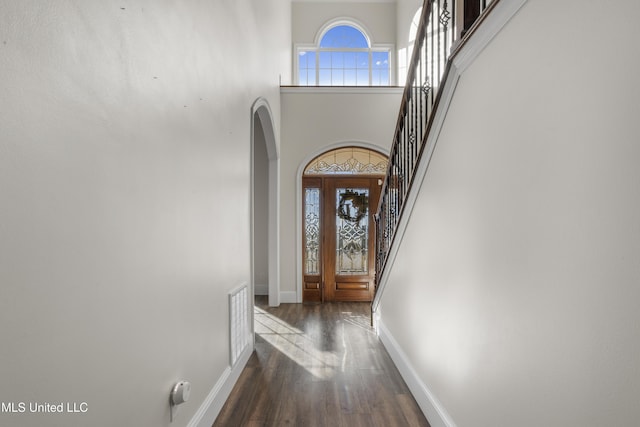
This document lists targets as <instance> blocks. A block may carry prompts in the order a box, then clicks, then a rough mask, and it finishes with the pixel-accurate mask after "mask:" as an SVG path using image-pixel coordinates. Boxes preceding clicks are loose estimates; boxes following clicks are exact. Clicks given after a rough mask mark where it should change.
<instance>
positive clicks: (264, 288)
mask: <svg viewBox="0 0 640 427" xmlns="http://www.w3.org/2000/svg"><path fill="white" fill-rule="evenodd" d="M253 293H254V294H255V295H269V285H268V284H266V283H263V284H257V283H256V284H255V285H253Z"/></svg>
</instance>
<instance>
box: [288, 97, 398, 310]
mask: <svg viewBox="0 0 640 427" xmlns="http://www.w3.org/2000/svg"><path fill="white" fill-rule="evenodd" d="M401 96H402V93H401V90H400V89H395V88H385V89H367V88H358V89H356V90H350V89H344V88H343V89H341V88H336V89H319V90H312V89H304V88H300V89H295V88H294V89H283V90H282V100H281V102H282V141H281V147H282V150H281V169H280V180H281V199H280V206H281V208H280V266H281V267H280V277H281V283H280V291H281V294H282V298H281V301H282V302H296V298H297V297H296V290H297V288H298V285H299V283H300V281H301V280H302V276H301V273H300V272H299V271H296V258H297V255H298V251H301V243H300V242H298V241H297V239H296V231H297V230H298V227H297V225H296V224H299V222H298V218H297V215H298V214H297V210H296V207H297V206H298V205H299V203H300V200H299V197H298V196H299V194H298V189H297V187H296V185H297V181H298V176H297V174H298V169H299V167H300V165H301V164H303V163H305V161H310V160H311V158H310V157H309V156H312V155H313V154H319V153H320V152H322V151H323V150H325V149H326V148H327V147H328V146H330V145H334V144H337V143H346V142H354V141H355V142H365V143H369V144H372V145H374V146H377V147H380V149H382V150H384V151H387V152H388V150H389V148H390V146H391V140H392V137H393V131H394V130H395V124H396V120H397V115H398V110H399V108H400V98H401ZM299 297H300V298H301V295H299Z"/></svg>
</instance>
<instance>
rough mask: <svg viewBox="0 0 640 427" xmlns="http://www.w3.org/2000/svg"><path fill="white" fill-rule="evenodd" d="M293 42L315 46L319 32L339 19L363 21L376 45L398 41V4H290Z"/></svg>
mask: <svg viewBox="0 0 640 427" xmlns="http://www.w3.org/2000/svg"><path fill="white" fill-rule="evenodd" d="M291 6H292V7H291V10H292V12H291V15H292V22H291V28H292V30H291V37H292V39H293V43H305V44H313V43H315V42H316V36H317V35H318V31H319V30H320V29H321V28H322V27H324V25H325V24H326V23H327V22H329V21H331V20H332V19H336V18H355V19H357V20H358V22H361V23H362V24H363V25H364V26H365V28H366V30H367V31H369V32H370V34H369V36H370V37H371V39H372V40H371V41H372V42H373V43H392V44H395V40H396V18H395V17H396V4H395V2H295V1H294V2H293V3H292V5H291Z"/></svg>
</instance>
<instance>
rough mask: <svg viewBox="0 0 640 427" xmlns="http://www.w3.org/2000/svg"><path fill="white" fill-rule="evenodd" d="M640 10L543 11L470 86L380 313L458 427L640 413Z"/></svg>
mask: <svg viewBox="0 0 640 427" xmlns="http://www.w3.org/2000/svg"><path fill="white" fill-rule="evenodd" d="M550 11H552V12H550ZM639 14H640V6H639V5H638V3H636V2H632V1H622V2H617V3H616V10H615V13H610V14H609V13H604V12H603V9H602V8H601V7H600V5H598V4H596V3H592V2H582V1H578V0H567V1H564V2H556V1H552V0H537V1H529V2H527V4H526V5H525V7H524V8H523V9H521V11H520V12H519V14H518V15H517V16H516V17H515V18H514V20H513V21H512V22H511V23H510V24H508V26H507V27H506V28H505V29H504V31H503V32H502V33H501V34H499V35H498V37H497V38H496V39H495V40H494V42H493V43H492V44H490V45H489V46H488V47H487V48H486V50H485V51H484V52H483V53H482V54H481V55H480V56H479V57H478V59H477V60H476V62H475V63H474V64H473V65H471V67H470V68H469V69H467V71H466V72H465V74H464V75H463V76H462V78H461V80H460V82H459V85H458V87H457V90H456V94H455V96H454V99H453V103H452V104H451V107H450V110H449V114H448V116H447V119H446V122H445V124H444V127H443V130H442V134H441V135H440V138H439V141H438V145H437V147H436V149H435V153H434V157H433V158H432V160H431V164H430V169H429V171H428V172H427V176H426V179H425V181H424V184H423V186H422V190H421V193H420V195H419V197H418V200H417V203H416V206H415V208H414V210H413V213H412V215H411V222H410V223H409V226H408V228H407V232H406V234H405V237H404V240H403V242H402V246H401V247H400V251H399V253H398V256H397V258H396V263H395V265H394V266H393V269H392V271H391V275H390V280H389V283H388V285H387V287H386V291H385V294H384V297H383V299H382V305H381V321H382V324H383V325H384V326H385V327H386V328H387V329H388V330H389V331H390V333H391V335H392V336H393V337H394V339H395V341H397V343H398V344H399V346H400V348H401V350H402V351H403V352H404V353H405V355H406V356H407V360H408V361H409V363H410V364H411V365H412V367H413V368H414V370H415V372H416V374H417V376H418V379H419V380H420V381H422V383H423V384H424V385H425V386H426V387H427V388H428V390H430V391H431V392H432V393H433V395H434V396H435V397H436V398H437V399H438V400H439V401H440V402H441V403H442V405H443V407H444V409H445V410H446V411H447V412H448V413H449V415H450V416H451V419H452V420H453V421H454V422H455V423H456V424H457V425H459V426H514V425H517V426H539V425H545V426H601V425H635V424H636V423H637V420H638V419H639V418H640V409H639V407H638V405H637V397H638V396H639V395H640V371H639V370H638V363H637V360H638V354H639V353H640V344H639V341H638V339H637V338H638V332H639V331H640V315H639V314H638V310H637V307H636V302H637V301H638V300H639V299H640V287H638V283H639V282H640V268H639V264H638V258H639V256H640V227H639V222H638V218H640V196H639V194H640V193H639V192H638V191H637V183H638V182H640V169H639V168H638V167H637V159H638V158H640V145H638V143H637V141H638V140H639V139H640V124H639V122H638V120H637V118H636V117H635V114H636V111H637V108H636V107H637V100H638V99H640V85H638V82H637V76H636V74H637V69H638V67H639V66H640V47H639V46H638V44H637V43H636V41H637V40H638V38H639V37H640V30H639V29H638V26H637V25H636V23H635V17H637V16H638V15H639ZM614 46H615V48H614Z"/></svg>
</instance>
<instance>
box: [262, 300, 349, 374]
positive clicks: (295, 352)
mask: <svg viewBox="0 0 640 427" xmlns="http://www.w3.org/2000/svg"><path fill="white" fill-rule="evenodd" d="M255 333H256V334H257V335H259V336H260V337H261V338H262V339H264V340H265V341H266V342H267V343H269V344H271V345H272V346H273V347H275V348H276V349H278V350H279V351H280V352H282V353H283V354H284V355H286V356H287V357H288V358H290V359H291V360H293V361H294V362H295V363H296V364H298V365H299V366H301V367H302V368H304V369H306V370H307V371H308V372H309V373H310V374H311V375H313V376H314V377H316V378H318V379H328V378H332V377H333V376H334V375H335V373H336V370H337V369H338V367H339V366H340V363H341V362H340V359H339V358H338V356H337V355H336V354H334V353H332V352H328V351H320V350H318V349H317V348H316V345H315V344H314V343H313V342H312V341H311V340H310V339H309V338H308V337H307V336H306V335H305V333H304V332H303V331H301V330H300V329H297V328H295V327H293V326H291V325H290V324H288V323H287V322H285V321H283V320H282V319H279V318H277V317H276V316H273V315H271V314H269V313H267V312H266V311H264V310H263V309H261V308H259V307H255Z"/></svg>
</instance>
